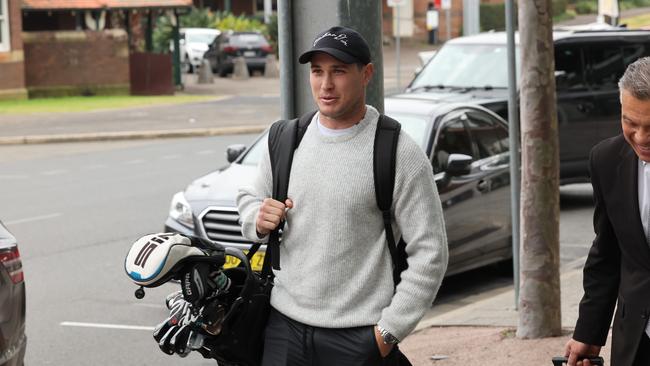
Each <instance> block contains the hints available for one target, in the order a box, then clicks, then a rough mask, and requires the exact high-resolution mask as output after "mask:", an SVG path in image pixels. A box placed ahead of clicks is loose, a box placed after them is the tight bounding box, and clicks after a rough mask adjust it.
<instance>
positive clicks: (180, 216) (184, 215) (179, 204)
mask: <svg viewBox="0 0 650 366" xmlns="http://www.w3.org/2000/svg"><path fill="white" fill-rule="evenodd" d="M169 217H171V218H172V219H174V220H176V221H178V222H180V223H181V224H183V225H185V226H187V227H189V228H190V229H193V228H194V219H193V218H192V208H191V207H190V204H189V203H187V200H186V199H185V195H184V194H183V192H178V193H176V194H175V195H174V197H172V204H171V206H170V207H169Z"/></svg>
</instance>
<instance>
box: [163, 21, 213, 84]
mask: <svg viewBox="0 0 650 366" xmlns="http://www.w3.org/2000/svg"><path fill="white" fill-rule="evenodd" d="M179 32H180V47H179V50H180V59H181V67H182V69H183V72H188V73H192V72H193V71H194V70H196V69H198V67H199V66H201V62H202V61H203V54H205V51H207V50H208V47H209V46H210V44H211V43H212V42H213V41H214V39H215V38H216V37H217V36H218V35H219V34H221V31H220V30H218V29H213V28H181V29H180V30H179ZM169 49H170V51H173V50H174V44H173V42H172V44H171V45H170V48H169Z"/></svg>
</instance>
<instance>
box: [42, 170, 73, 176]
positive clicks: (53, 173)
mask: <svg viewBox="0 0 650 366" xmlns="http://www.w3.org/2000/svg"><path fill="white" fill-rule="evenodd" d="M67 172H68V171H67V170H65V169H55V170H48V171H45V172H41V174H43V175H57V174H63V173H67Z"/></svg>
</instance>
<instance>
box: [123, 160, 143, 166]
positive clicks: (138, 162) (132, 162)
mask: <svg viewBox="0 0 650 366" xmlns="http://www.w3.org/2000/svg"><path fill="white" fill-rule="evenodd" d="M142 163H144V160H142V159H135V160H129V161H125V162H124V164H128V165H133V164H142Z"/></svg>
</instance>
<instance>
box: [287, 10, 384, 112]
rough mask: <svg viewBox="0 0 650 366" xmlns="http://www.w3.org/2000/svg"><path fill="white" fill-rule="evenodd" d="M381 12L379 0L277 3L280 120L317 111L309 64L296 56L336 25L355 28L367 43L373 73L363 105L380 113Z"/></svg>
mask: <svg viewBox="0 0 650 366" xmlns="http://www.w3.org/2000/svg"><path fill="white" fill-rule="evenodd" d="M381 11H382V2H381V1H378V0H371V1H351V0H335V1H320V0H301V1H292V0H279V3H278V17H279V19H278V22H279V38H280V57H281V59H280V66H281V69H280V79H281V84H282V92H281V98H282V100H283V103H282V106H283V108H282V118H294V117H298V116H300V115H302V114H303V113H306V112H308V111H311V110H315V109H316V104H315V103H314V101H313V99H312V95H311V89H310V87H309V65H301V64H300V63H298V56H300V54H302V53H303V52H304V51H306V50H308V49H309V48H311V45H312V42H313V40H314V38H315V37H316V35H317V34H318V33H320V32H322V31H324V30H325V29H327V28H330V27H332V26H335V25H342V26H345V27H350V28H353V29H355V30H356V31H358V32H359V33H361V35H362V36H363V37H364V38H365V39H366V41H367V42H368V45H369V46H370V53H371V57H372V62H373V64H374V65H375V74H374V77H373V79H372V81H371V82H370V84H369V85H368V90H367V95H366V98H367V99H366V102H367V103H368V104H370V105H372V106H374V107H375V108H377V109H378V110H379V111H381V112H383V110H384V72H383V58H382V27H381V26H382V12H381Z"/></svg>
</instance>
